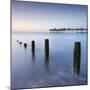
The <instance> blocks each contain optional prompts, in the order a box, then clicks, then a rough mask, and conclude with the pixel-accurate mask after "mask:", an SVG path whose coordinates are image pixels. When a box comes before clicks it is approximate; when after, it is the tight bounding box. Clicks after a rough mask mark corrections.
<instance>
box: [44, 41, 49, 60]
mask: <svg viewBox="0 0 90 90" xmlns="http://www.w3.org/2000/svg"><path fill="white" fill-rule="evenodd" d="M45 57H47V58H48V57H49V40H48V39H45Z"/></svg>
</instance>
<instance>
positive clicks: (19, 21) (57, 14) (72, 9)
mask: <svg viewBox="0 0 90 90" xmlns="http://www.w3.org/2000/svg"><path fill="white" fill-rule="evenodd" d="M63 27H65V28H67V27H69V28H87V6H86V5H70V4H55V3H40V2H25V1H22V2H21V1H15V0H12V31H13V32H47V31H48V30H49V29H50V28H63Z"/></svg>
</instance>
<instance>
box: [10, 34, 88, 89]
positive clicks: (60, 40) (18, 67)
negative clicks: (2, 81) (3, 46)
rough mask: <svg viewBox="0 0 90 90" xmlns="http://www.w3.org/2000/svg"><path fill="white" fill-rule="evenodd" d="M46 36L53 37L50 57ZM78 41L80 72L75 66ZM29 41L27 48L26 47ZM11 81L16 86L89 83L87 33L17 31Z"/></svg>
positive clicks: (50, 43) (13, 44) (13, 43)
mask: <svg viewBox="0 0 90 90" xmlns="http://www.w3.org/2000/svg"><path fill="white" fill-rule="evenodd" d="M44 39H49V58H48V60H46V58H45V52H44ZM16 40H19V41H22V44H21V45H20V44H19V43H18V42H17V41H16ZM32 40H35V55H32V50H31V41H32ZM75 41H80V42H81V67H80V74H79V75H76V73H75V72H74V70H73V52H74V51H73V50H74V42H75ZM25 42H26V43H27V48H24V45H23V43H25ZM11 83H12V88H13V89H15V88H33V87H46V86H63V85H83V84H87V33H85V32H82V33H80V32H77V33H75V32H60V33H13V34H12V82H11Z"/></svg>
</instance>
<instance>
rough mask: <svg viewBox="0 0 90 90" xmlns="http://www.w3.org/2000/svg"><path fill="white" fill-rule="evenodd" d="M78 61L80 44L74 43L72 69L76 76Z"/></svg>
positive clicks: (78, 69)
mask: <svg viewBox="0 0 90 90" xmlns="http://www.w3.org/2000/svg"><path fill="white" fill-rule="evenodd" d="M80 59H81V43H80V42H75V44H74V62H73V69H74V72H75V73H77V74H79V72H80Z"/></svg>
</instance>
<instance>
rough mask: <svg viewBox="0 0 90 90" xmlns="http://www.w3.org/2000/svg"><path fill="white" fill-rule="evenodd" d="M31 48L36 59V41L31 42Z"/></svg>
mask: <svg viewBox="0 0 90 90" xmlns="http://www.w3.org/2000/svg"><path fill="white" fill-rule="evenodd" d="M31 46H32V57H33V58H34V57H35V41H34V40H33V41H32V42H31Z"/></svg>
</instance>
